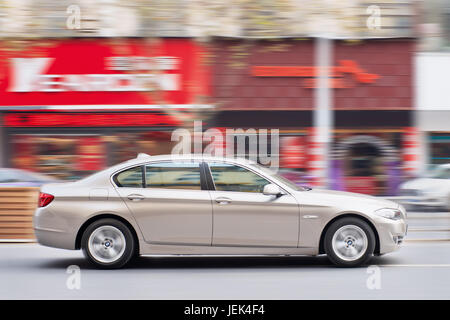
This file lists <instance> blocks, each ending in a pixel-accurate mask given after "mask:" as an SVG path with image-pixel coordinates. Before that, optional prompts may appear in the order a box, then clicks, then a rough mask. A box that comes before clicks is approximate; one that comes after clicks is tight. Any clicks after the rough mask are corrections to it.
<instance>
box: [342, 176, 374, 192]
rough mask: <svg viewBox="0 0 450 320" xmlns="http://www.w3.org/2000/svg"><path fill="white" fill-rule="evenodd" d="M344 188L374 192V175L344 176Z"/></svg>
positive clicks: (350, 190)
mask: <svg viewBox="0 0 450 320" xmlns="http://www.w3.org/2000/svg"><path fill="white" fill-rule="evenodd" d="M344 183H345V190H346V191H349V192H356V193H364V194H371V195H372V194H376V193H377V191H376V180H375V178H374V177H345V179H344Z"/></svg>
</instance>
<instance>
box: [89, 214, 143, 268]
mask: <svg viewBox="0 0 450 320" xmlns="http://www.w3.org/2000/svg"><path fill="white" fill-rule="evenodd" d="M81 248H82V249H83V253H84V255H85V257H86V258H87V259H88V261H89V262H91V263H92V264H93V265H95V266H96V267H99V268H102V269H117V268H122V267H123V266H125V265H126V264H127V263H128V262H129V261H130V260H131V259H132V258H133V256H134V255H135V252H136V250H135V248H136V243H135V240H134V237H133V234H132V233H131V231H130V229H129V228H128V227H127V226H126V225H125V224H124V223H123V222H121V221H119V220H116V219H110V218H106V219H100V220H97V221H95V222H93V223H92V224H90V225H89V226H88V227H87V228H86V230H85V231H84V233H83V237H82V238H81Z"/></svg>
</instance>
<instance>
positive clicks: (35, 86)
mask: <svg viewBox="0 0 450 320" xmlns="http://www.w3.org/2000/svg"><path fill="white" fill-rule="evenodd" d="M205 53H206V49H205V48H204V47H203V46H202V45H200V44H198V43H196V42H194V41H191V40H189V39H163V40H159V41H156V42H148V41H146V40H144V39H124V40H120V41H116V42H112V41H110V40H108V39H96V40H95V41H94V40H89V39H82V40H79V39H68V40H54V41H49V42H48V43H47V42H46V43H45V44H42V43H38V42H36V44H35V45H31V46H29V47H28V48H26V49H24V50H23V51H21V52H11V51H8V50H6V48H0V60H2V65H1V66H0V73H1V74H0V79H1V81H0V103H1V105H2V106H41V105H52V106H55V105H152V104H157V105H161V104H175V105H181V104H193V103H196V101H197V100H196V99H197V98H198V97H199V96H208V95H209V93H210V92H209V90H210V88H209V68H208V67H207V66H206V65H205V64H204V63H203V57H204V55H205Z"/></svg>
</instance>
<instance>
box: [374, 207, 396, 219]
mask: <svg viewBox="0 0 450 320" xmlns="http://www.w3.org/2000/svg"><path fill="white" fill-rule="evenodd" d="M374 213H375V214H376V215H377V216H380V217H384V218H387V219H391V220H400V219H401V218H402V212H401V211H400V210H398V209H391V208H382V209H378V210H375V212H374Z"/></svg>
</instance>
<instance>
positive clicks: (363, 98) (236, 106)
mask: <svg viewBox="0 0 450 320" xmlns="http://www.w3.org/2000/svg"><path fill="white" fill-rule="evenodd" d="M414 43H415V42H414V40H412V39H390V40H364V41H363V40H361V41H358V42H348V41H337V40H336V41H333V46H332V47H333V52H332V56H333V61H334V64H333V66H332V67H331V68H330V69H329V74H330V78H331V79H330V84H329V86H330V88H331V90H332V108H333V118H334V121H333V122H334V125H333V131H332V133H333V134H332V135H333V143H332V146H331V155H330V156H331V159H330V161H331V167H332V168H330V170H329V180H330V183H329V187H331V188H333V189H337V190H347V191H356V192H362V193H368V194H377V195H395V194H396V193H397V188H398V185H399V184H400V183H401V182H402V181H403V180H405V179H407V178H408V177H409V176H410V175H411V174H412V172H413V170H414V169H415V161H416V160H417V157H418V150H417V148H415V144H416V139H417V128H416V127H415V123H414V119H413V107H414V106H413V82H412V79H413V78H412V77H413V74H412V68H413V52H414ZM215 50H216V56H217V57H219V58H218V59H217V60H216V63H215V64H214V66H213V96H214V98H215V100H216V101H217V103H218V106H219V108H220V113H217V123H218V125H220V126H227V125H229V126H234V127H239V128H254V127H255V126H259V127H261V124H260V123H258V120H257V119H256V118H257V117H259V116H262V115H263V114H265V115H266V116H265V117H266V118H267V121H266V122H265V123H264V125H265V126H266V127H265V128H268V129H269V128H278V129H279V130H280V149H279V156H280V164H281V171H283V170H286V171H290V172H301V173H302V175H304V176H307V177H308V181H307V182H309V183H310V184H312V185H315V184H316V183H317V180H315V179H316V177H315V172H316V170H317V163H319V162H320V161H322V160H323V158H324V157H323V155H321V154H320V153H318V152H316V151H317V145H316V144H315V142H314V139H313V136H314V134H315V133H316V129H315V128H314V127H313V117H314V109H315V103H316V102H315V90H314V89H315V88H316V87H317V83H316V78H315V76H316V74H317V71H318V68H317V67H315V65H314V56H315V46H314V41H313V40H308V39H306V40H305V39H302V40H293V39H292V40H277V41H252V42H248V41H247V42H244V41H232V40H223V41H217V42H216V43H215ZM239 50H242V51H245V52H240V51H239ZM386 57H389V59H387V58H386ZM250 114H251V115H252V116H250ZM223 119H230V120H229V121H228V123H226V121H224V120H223ZM231 119H236V121H235V122H234V123H233V121H232V120H231ZM239 119H241V120H239ZM242 119H247V120H248V122H245V123H244V121H242ZM295 159H297V160H295ZM283 165H284V166H285V167H283Z"/></svg>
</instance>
